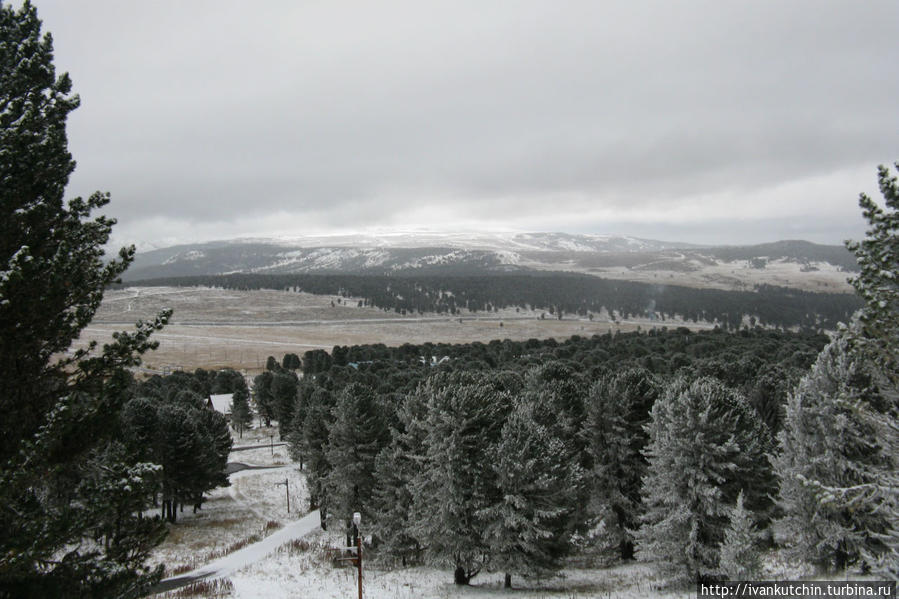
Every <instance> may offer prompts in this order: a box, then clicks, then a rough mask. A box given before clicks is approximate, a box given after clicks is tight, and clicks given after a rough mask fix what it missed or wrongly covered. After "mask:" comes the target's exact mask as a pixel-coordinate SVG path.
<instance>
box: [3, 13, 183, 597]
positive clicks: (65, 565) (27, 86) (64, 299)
mask: <svg viewBox="0 0 899 599" xmlns="http://www.w3.org/2000/svg"><path fill="white" fill-rule="evenodd" d="M71 89H72V84H71V80H70V79H69V77H68V75H66V74H64V75H61V76H59V77H57V76H56V72H55V69H54V66H53V43H52V39H51V37H50V36H49V34H47V35H44V36H42V35H41V22H40V20H39V19H38V17H37V12H36V10H35V8H34V7H33V6H32V5H31V4H30V3H29V2H27V1H26V2H25V3H24V4H23V5H22V6H21V8H19V9H15V8H13V7H12V6H10V5H8V4H3V5H0V414H2V419H0V431H2V434H0V531H2V533H0V596H3V597H41V596H42V597H64V596H81V597H92V596H97V597H99V596H102V597H118V596H132V595H137V594H139V593H141V592H143V591H145V590H146V588H147V587H148V585H149V584H151V583H152V582H153V581H154V580H155V579H156V578H157V577H158V576H159V571H156V572H149V571H148V570H146V569H145V568H144V566H143V562H144V560H145V559H146V557H147V554H148V551H149V548H150V547H151V545H152V543H153V542H154V541H155V540H158V538H159V532H160V527H159V525H158V524H154V525H151V524H148V523H147V522H142V521H141V520H140V518H138V515H139V513H138V510H139V508H140V507H141V506H142V505H144V504H145V503H146V502H147V501H148V500H149V499H150V498H149V496H148V495H147V493H146V488H147V487H148V486H150V482H151V480H153V479H154V477H155V476H156V470H155V469H154V468H152V467H151V465H149V464H141V463H134V462H131V461H128V460H127V459H126V457H125V456H124V455H123V453H122V452H121V451H118V450H116V449H115V445H114V439H115V438H116V437H118V436H119V434H118V431H117V430H116V425H117V423H118V417H119V412H120V410H121V407H122V404H123V403H124V401H125V399H126V392H127V389H128V387H129V385H130V384H131V378H130V375H129V374H128V373H127V371H126V370H125V369H126V368H127V367H129V366H133V365H135V364H137V363H139V355H140V354H141V353H142V352H144V351H146V350H147V349H149V348H151V347H153V344H152V343H151V342H150V341H149V336H150V334H151V333H152V332H153V331H154V330H156V329H157V328H159V327H161V326H162V325H163V323H164V321H165V320H166V319H167V317H168V313H164V314H161V315H160V317H159V318H158V319H157V320H156V321H154V322H151V323H138V328H137V331H136V332H134V333H119V334H117V336H116V337H115V339H114V341H113V343H111V344H110V345H108V346H105V347H104V348H102V350H100V351H98V350H97V348H96V347H95V346H92V347H91V348H90V349H88V350H84V351H75V352H73V353H71V354H67V353H66V352H67V350H69V348H70V346H71V344H72V341H73V340H74V339H76V338H77V337H78V336H79V334H80V333H81V331H82V330H83V329H84V328H85V327H86V326H87V324H88V323H89V322H90V321H91V319H92V318H93V316H94V314H95V312H96V311H97V309H98V307H99V305H100V301H101V300H102V297H103V290H104V289H105V288H106V286H107V285H109V284H110V283H111V282H113V281H114V280H116V279H117V277H118V276H119V275H120V274H121V273H122V272H123V271H124V270H125V268H126V267H127V266H128V264H129V263H130V262H131V260H132V258H133V255H134V249H133V248H129V249H123V250H122V251H120V252H119V256H118V259H116V260H111V261H107V260H106V258H105V257H104V251H103V247H104V245H105V244H106V243H107V241H108V240H109V234H110V232H111V228H112V226H113V224H114V221H113V220H111V219H108V218H105V217H98V218H94V219H92V220H91V219H90V215H91V213H92V212H93V211H94V210H95V209H98V208H101V207H102V206H104V205H105V204H106V203H107V202H108V201H109V195H108V194H104V193H95V194H94V195H92V196H91V197H90V198H89V199H87V200H83V199H81V198H76V199H74V200H71V201H69V202H68V203H64V202H63V195H64V192H65V187H66V185H67V184H68V180H69V175H70V174H71V173H72V172H73V170H74V168H75V162H74V161H73V160H72V156H71V155H70V154H69V152H68V149H67V138H66V120H67V117H68V115H69V113H70V112H71V111H72V110H74V109H75V108H76V107H77V106H78V104H79V99H78V97H77V96H75V95H73V94H72V93H71ZM102 459H108V460H110V463H109V464H104V465H102V466H101V465H100V460H102ZM119 475H121V478H118V476H119ZM78 481H83V483H82V484H79V482H78ZM122 481H132V482H133V484H132V482H122ZM110 492H113V493H114V497H110V496H109V495H108V493H110ZM113 501H114V502H115V506H116V507H113V506H112V502H113ZM107 508H109V509H111V510H116V513H118V514H119V515H120V516H121V519H120V521H117V522H116V523H115V525H114V526H110V521H109V513H106V512H104V510H105V509H107Z"/></svg>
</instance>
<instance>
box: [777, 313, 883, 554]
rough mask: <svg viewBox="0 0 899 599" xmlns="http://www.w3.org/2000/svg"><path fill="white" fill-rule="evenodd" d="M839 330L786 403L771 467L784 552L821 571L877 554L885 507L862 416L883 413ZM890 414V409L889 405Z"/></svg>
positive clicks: (864, 365) (877, 457)
mask: <svg viewBox="0 0 899 599" xmlns="http://www.w3.org/2000/svg"><path fill="white" fill-rule="evenodd" d="M857 332H858V331H857V327H853V328H852V329H848V330H844V331H843V332H841V333H840V334H838V335H837V336H835V337H834V339H833V340H832V341H831V342H830V343H829V344H828V345H827V347H825V348H824V350H823V351H822V352H821V354H820V355H819V356H818V360H817V361H816V362H815V365H814V366H813V367H812V369H811V371H810V372H809V374H808V375H806V376H805V377H803V379H802V380H801V381H800V383H799V386H798V388H797V389H796V391H795V392H794V393H793V394H792V396H791V397H790V398H789V401H788V402H787V409H786V417H785V421H784V429H783V430H782V431H781V433H780V435H779V436H778V441H779V452H778V454H777V456H776V457H775V459H774V466H775V471H776V473H777V476H778V478H779V481H780V492H779V505H780V507H781V509H782V510H783V513H784V515H783V517H782V518H780V519H779V520H778V522H777V527H776V530H777V532H778V537H779V538H780V539H781V540H782V542H783V543H784V544H785V545H787V546H788V547H789V549H790V550H791V553H792V555H793V556H794V557H795V558H797V559H799V560H801V561H804V562H806V563H810V564H813V565H815V566H817V567H818V568H820V569H823V570H831V571H833V570H836V571H839V570H842V569H843V568H845V567H846V566H847V565H849V564H851V563H854V562H856V561H857V560H858V559H859V558H860V557H861V555H862V552H863V551H869V552H873V553H881V552H882V550H883V547H882V544H881V541H880V540H879V539H878V536H877V535H878V534H884V533H886V532H887V531H888V528H889V523H888V521H887V520H888V512H885V511H884V510H883V509H882V506H881V503H882V500H881V498H880V497H878V494H877V493H876V491H877V489H876V485H877V481H878V473H881V472H884V471H889V470H892V468H893V457H892V454H890V453H887V451H888V446H886V445H884V443H883V435H880V434H878V431H877V430H876V428H875V427H874V426H872V423H871V419H870V418H869V417H866V414H867V415H871V414H876V413H885V414H890V410H891V409H894V408H890V407H889V406H888V404H889V400H888V399H886V398H884V397H883V396H882V395H881V394H880V392H879V390H878V389H877V388H876V386H874V385H873V384H872V382H873V379H872V378H871V376H870V375H869V373H868V371H869V366H870V365H871V364H872V363H871V362H866V361H863V360H860V357H861V355H862V354H860V353H858V352H856V351H855V350H854V349H853V346H852V340H853V339H854V338H856V333H857ZM893 413H895V412H893Z"/></svg>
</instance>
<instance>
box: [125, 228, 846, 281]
mask: <svg viewBox="0 0 899 599" xmlns="http://www.w3.org/2000/svg"><path fill="white" fill-rule="evenodd" d="M854 266H855V264H854V259H853V256H852V255H851V254H850V253H849V252H848V251H847V250H846V249H845V248H842V247H840V246H826V245H817V244H813V243H809V242H805V241H780V242H775V243H768V244H760V245H754V246H722V247H704V246H698V245H694V244H689V243H677V242H664V241H656V240H649V239H640V238H636V237H627V236H613V235H590V234H571V233H384V234H365V235H342V236H316V237H297V238H271V239H259V238H256V239H246V238H244V239H233V240H224V241H213V242H207V243H199V244H189V245H180V246H173V247H169V248H163V249H157V250H152V251H149V252H143V253H139V254H138V255H137V257H136V259H135V262H134V264H133V265H132V267H131V268H130V269H129V270H128V272H126V274H125V279H126V280H139V279H148V278H160V277H176V276H191V275H217V274H230V273H271V274H284V273H359V274H365V273H368V274H383V273H409V272H425V271H427V272H433V273H446V274H450V273H453V274H461V273H467V274H470V273H484V272H488V273H489V272H507V271H526V270H544V271H545V270H553V271H571V272H581V273H586V274H593V275H596V276H601V277H607V278H617V279H626V280H636V281H655V282H662V281H664V282H666V283H678V284H686V285H692V286H700V287H717V288H725V289H740V288H747V287H750V288H751V287H752V285H754V284H758V283H771V284H779V285H787V286H796V287H800V288H805V289H812V290H820V291H835V290H843V291H846V290H848V286H847V285H846V282H845V279H846V277H847V273H848V271H850V270H853V269H854ZM660 279H661V280H660Z"/></svg>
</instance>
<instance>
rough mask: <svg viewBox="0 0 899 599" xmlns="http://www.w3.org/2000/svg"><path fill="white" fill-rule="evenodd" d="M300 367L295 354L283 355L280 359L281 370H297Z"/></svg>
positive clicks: (298, 358) (298, 359)
mask: <svg viewBox="0 0 899 599" xmlns="http://www.w3.org/2000/svg"><path fill="white" fill-rule="evenodd" d="M300 366H301V364H300V357H299V356H298V355H296V354H284V357H283V358H282V359H281V368H283V369H284V370H297V369H298V368H299V367H300Z"/></svg>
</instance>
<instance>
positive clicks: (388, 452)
mask: <svg viewBox="0 0 899 599" xmlns="http://www.w3.org/2000/svg"><path fill="white" fill-rule="evenodd" d="M426 411H427V403H426V400H425V397H424V394H423V393H422V392H421V389H419V390H418V391H416V392H415V393H412V394H410V395H408V396H406V397H405V398H404V399H403V401H402V404H401V405H400V407H399V408H398V410H397V423H396V426H395V427H393V428H392V429H391V442H390V445H388V446H387V447H385V448H384V449H382V450H381V453H379V454H378V457H377V459H376V460H375V488H374V491H373V495H374V497H373V499H374V511H375V517H374V521H375V525H374V530H375V534H376V535H377V536H378V540H379V541H380V542H381V543H382V545H383V548H384V551H385V552H386V553H388V554H389V555H391V556H393V557H395V558H398V559H399V560H400V561H401V562H402V564H403V565H404V566H405V565H406V564H407V562H408V561H409V560H410V559H415V558H416V557H417V556H418V554H419V553H420V551H421V545H420V543H419V542H418V540H417V539H416V538H415V535H414V534H413V530H412V529H413V526H412V523H411V522H410V517H411V512H412V502H413V497H412V489H411V483H412V480H413V479H414V478H415V476H416V475H417V474H418V473H419V470H420V468H421V464H422V462H423V460H424V442H425V437H426V433H427V430H426V429H425V427H424V422H425V414H426Z"/></svg>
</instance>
